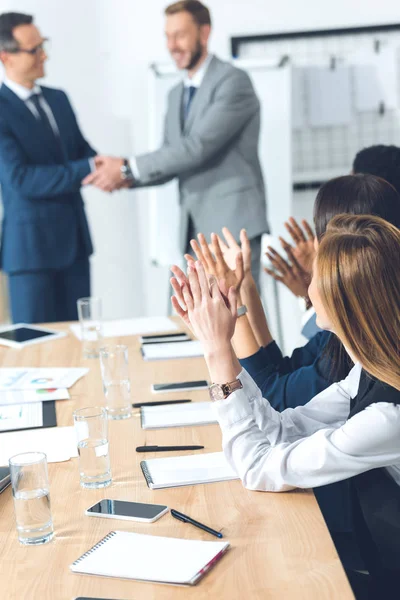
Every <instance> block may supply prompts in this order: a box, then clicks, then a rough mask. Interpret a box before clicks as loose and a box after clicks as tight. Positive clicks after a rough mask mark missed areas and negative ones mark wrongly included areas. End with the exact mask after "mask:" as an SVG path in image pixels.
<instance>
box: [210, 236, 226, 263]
mask: <svg viewBox="0 0 400 600" xmlns="http://www.w3.org/2000/svg"><path fill="white" fill-rule="evenodd" d="M211 246H212V250H213V253H214V256H215V260H216V263H217V265H218V266H219V268H220V269H221V270H222V271H226V270H227V269H228V265H227V264H226V262H225V259H224V255H223V254H222V250H221V246H220V245H219V239H218V236H217V235H216V234H215V233H212V234H211Z"/></svg>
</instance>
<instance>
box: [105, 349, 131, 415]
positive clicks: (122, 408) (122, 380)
mask: <svg viewBox="0 0 400 600" xmlns="http://www.w3.org/2000/svg"><path fill="white" fill-rule="evenodd" d="M100 367H101V376H102V379H103V389H104V395H105V398H106V408H107V411H108V417H109V419H128V418H129V417H130V416H131V415H132V404H131V382H130V379H129V365H128V348H127V346H122V345H117V346H105V347H104V348H100Z"/></svg>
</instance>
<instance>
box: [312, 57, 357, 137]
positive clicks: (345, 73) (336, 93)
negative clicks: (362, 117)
mask: <svg viewBox="0 0 400 600" xmlns="http://www.w3.org/2000/svg"><path fill="white" fill-rule="evenodd" d="M305 74H306V84H307V97H308V102H309V106H308V122H309V125H310V126H311V127H334V126H336V125H349V124H350V123H351V120H352V116H353V114H352V112H353V111H352V98H351V71H350V68H349V67H343V66H336V67H335V68H334V69H330V68H329V67H308V68H307V69H305Z"/></svg>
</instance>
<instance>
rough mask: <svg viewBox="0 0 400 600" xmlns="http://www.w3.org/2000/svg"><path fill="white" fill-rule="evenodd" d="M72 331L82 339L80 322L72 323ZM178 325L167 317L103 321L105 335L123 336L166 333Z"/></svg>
mask: <svg viewBox="0 0 400 600" xmlns="http://www.w3.org/2000/svg"><path fill="white" fill-rule="evenodd" d="M70 328H71V331H72V332H73V333H74V335H76V337H77V338H78V340H81V339H82V332H81V326H80V324H79V323H76V324H75V323H74V324H73V325H70ZM177 329H178V327H177V326H176V324H175V323H174V322H173V321H171V319H168V318H167V317H142V318H140V319H119V320H115V321H103V322H102V335H103V337H123V336H125V335H139V334H150V333H165V332H167V331H176V330H177Z"/></svg>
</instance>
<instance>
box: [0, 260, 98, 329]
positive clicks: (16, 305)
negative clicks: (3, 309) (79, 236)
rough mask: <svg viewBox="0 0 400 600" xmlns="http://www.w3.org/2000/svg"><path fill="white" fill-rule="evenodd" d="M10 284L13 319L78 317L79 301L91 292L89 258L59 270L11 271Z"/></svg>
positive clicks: (33, 320)
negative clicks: (77, 304)
mask: <svg viewBox="0 0 400 600" xmlns="http://www.w3.org/2000/svg"><path fill="white" fill-rule="evenodd" d="M8 287H9V295H10V307H11V315H12V320H13V322H14V323H52V322H53V323H54V322H57V321H76V320H77V318H78V314H77V308H76V301H77V300H78V298H84V297H86V296H90V267H89V258H88V257H84V258H79V259H77V260H76V261H75V262H74V263H73V264H72V265H71V266H70V267H67V268H65V269H60V270H53V269H48V270H43V271H30V272H21V273H11V274H9V275H8Z"/></svg>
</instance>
